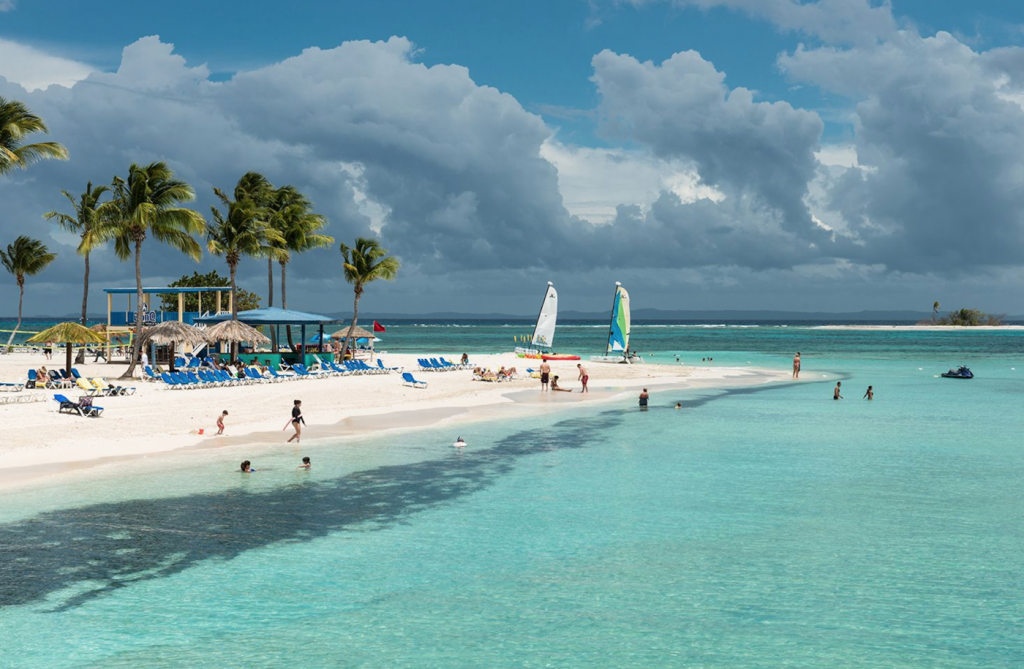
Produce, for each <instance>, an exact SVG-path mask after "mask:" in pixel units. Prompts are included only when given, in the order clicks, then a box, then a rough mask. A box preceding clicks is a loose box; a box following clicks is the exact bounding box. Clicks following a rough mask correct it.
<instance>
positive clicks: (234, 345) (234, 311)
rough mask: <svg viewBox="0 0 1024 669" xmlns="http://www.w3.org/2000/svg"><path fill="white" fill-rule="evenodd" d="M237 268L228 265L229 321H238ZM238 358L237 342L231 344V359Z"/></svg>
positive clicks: (235, 265) (230, 263)
mask: <svg viewBox="0 0 1024 669" xmlns="http://www.w3.org/2000/svg"><path fill="white" fill-rule="evenodd" d="M237 268H238V263H232V262H229V263H228V269H229V270H231V320H233V321H237V320H238V300H237V299H235V298H236V296H235V270H236V269H237ZM237 357H238V342H234V341H233V342H231V359H232V360H234V359H235V358H237Z"/></svg>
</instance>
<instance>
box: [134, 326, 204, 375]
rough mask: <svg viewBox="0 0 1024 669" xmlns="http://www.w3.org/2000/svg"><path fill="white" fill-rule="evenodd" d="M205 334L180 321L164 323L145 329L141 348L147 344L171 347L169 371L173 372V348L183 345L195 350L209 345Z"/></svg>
mask: <svg viewBox="0 0 1024 669" xmlns="http://www.w3.org/2000/svg"><path fill="white" fill-rule="evenodd" d="M209 341H210V340H209V339H208V338H207V336H206V333H205V332H203V331H202V330H200V329H199V328H197V327H194V326H192V325H188V324H186V323H182V322H180V321H164V322H163V323H160V324H159V325H155V326H153V327H151V328H146V331H145V332H143V333H142V346H146V345H147V344H149V343H154V344H167V345H169V346H170V347H171V350H170V354H171V371H172V372H173V371H174V347H175V345H177V344H183V345H186V346H191V347H192V348H196V347H198V346H204V345H206V344H208V343H209Z"/></svg>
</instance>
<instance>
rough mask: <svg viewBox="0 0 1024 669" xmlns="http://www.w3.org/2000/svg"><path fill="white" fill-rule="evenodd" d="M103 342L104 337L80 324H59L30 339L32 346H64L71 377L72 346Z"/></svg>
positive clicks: (67, 367) (68, 371) (67, 369)
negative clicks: (55, 344) (50, 343)
mask: <svg viewBox="0 0 1024 669" xmlns="http://www.w3.org/2000/svg"><path fill="white" fill-rule="evenodd" d="M103 341H104V339H103V337H101V336H100V335H98V334H96V333H95V332H93V331H92V330H90V329H89V328H87V327H85V326H83V325H79V324H78V323H58V324H57V325H54V326H53V327H52V328H47V329H45V330H43V331H42V332H40V333H39V334H37V335H34V336H32V337H29V339H28V342H29V343H30V344H45V343H47V342H56V343H58V344H64V345H65V347H66V348H67V354H68V355H67V366H66V370H65V371H67V373H68V375H69V376H70V375H71V345H72V344H102V343H103Z"/></svg>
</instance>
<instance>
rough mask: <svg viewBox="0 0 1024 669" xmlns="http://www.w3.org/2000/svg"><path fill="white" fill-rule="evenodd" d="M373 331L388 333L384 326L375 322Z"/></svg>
mask: <svg viewBox="0 0 1024 669" xmlns="http://www.w3.org/2000/svg"><path fill="white" fill-rule="evenodd" d="M373 331H374V332H387V330H385V329H384V326H383V325H381V324H380V323H378V322H377V321H374V322H373Z"/></svg>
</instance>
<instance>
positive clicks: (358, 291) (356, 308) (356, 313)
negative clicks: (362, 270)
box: [341, 286, 363, 360]
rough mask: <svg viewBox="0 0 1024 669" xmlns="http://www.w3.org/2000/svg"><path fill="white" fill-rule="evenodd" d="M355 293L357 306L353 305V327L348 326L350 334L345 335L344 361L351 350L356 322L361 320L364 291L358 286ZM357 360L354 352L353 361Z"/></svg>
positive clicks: (342, 353)
mask: <svg viewBox="0 0 1024 669" xmlns="http://www.w3.org/2000/svg"><path fill="white" fill-rule="evenodd" d="M353 292H354V293H355V294H356V301H355V304H353V305H352V325H349V326H348V334H346V335H345V345H344V346H342V347H341V358H342V360H344V359H345V352H346V351H348V350H349V348H348V346H349V342H350V341H351V340H352V333H353V332H354V331H355V329H356V321H358V320H359V296H360V295H362V293H363V289H362V288H361V287H359V286H356V289H355V290H354V291H353ZM355 358H356V354H355V353H354V352H353V353H352V359H353V360H355Z"/></svg>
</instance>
